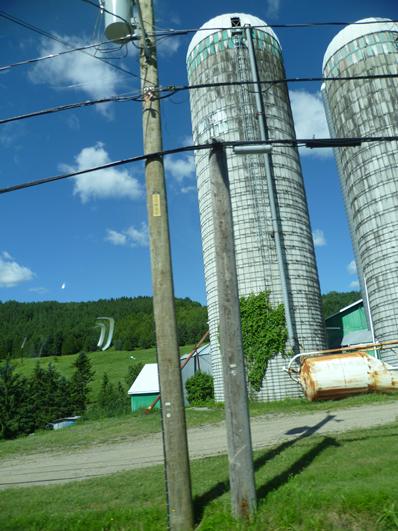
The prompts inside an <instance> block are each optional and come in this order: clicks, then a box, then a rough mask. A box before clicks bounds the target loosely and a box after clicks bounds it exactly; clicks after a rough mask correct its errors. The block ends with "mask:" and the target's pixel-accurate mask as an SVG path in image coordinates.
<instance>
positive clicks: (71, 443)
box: [0, 393, 398, 458]
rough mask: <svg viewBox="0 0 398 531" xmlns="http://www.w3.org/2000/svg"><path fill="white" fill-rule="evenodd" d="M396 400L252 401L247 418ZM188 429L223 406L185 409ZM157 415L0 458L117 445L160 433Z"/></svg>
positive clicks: (84, 424)
mask: <svg viewBox="0 0 398 531" xmlns="http://www.w3.org/2000/svg"><path fill="white" fill-rule="evenodd" d="M392 401H398V394H397V393H396V394H392V395H385V394H369V395H360V396H353V397H350V398H345V399H343V400H335V401H331V400H329V401H324V402H308V401H307V400H305V399H287V400H282V401H279V402H252V403H251V404H250V415H251V416H252V417H256V416H259V415H275V414H276V415H288V414H300V413H310V412H313V411H325V412H326V411H329V410H331V409H333V410H336V409H342V408H347V407H355V406H361V405H367V404H373V403H374V404H377V403H387V402H392ZM186 419H187V425H188V427H194V426H201V425H205V424H214V423H216V422H220V421H222V420H224V407H223V404H220V403H219V404H207V407H206V408H203V409H202V408H201V409H196V408H186ZM160 429H161V428H160V414H159V412H158V411H156V410H155V411H153V412H152V413H151V414H149V415H146V414H145V413H144V412H143V411H139V412H137V413H128V414H125V415H121V416H118V417H111V418H101V419H96V420H83V419H82V420H81V421H79V422H78V423H77V424H76V425H75V426H72V427H70V428H67V429H64V430H56V431H37V432H35V433H34V434H33V435H30V436H28V437H19V438H17V439H14V440H9V441H0V458H5V457H8V456H12V455H16V454H18V453H23V454H25V455H26V454H34V453H41V452H60V451H65V450H68V449H69V448H74V449H77V448H84V447H87V446H92V445H96V444H109V443H118V442H122V441H128V440H131V438H133V437H140V436H142V435H145V434H148V433H156V432H158V431H160Z"/></svg>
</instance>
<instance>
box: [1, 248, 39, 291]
mask: <svg viewBox="0 0 398 531" xmlns="http://www.w3.org/2000/svg"><path fill="white" fill-rule="evenodd" d="M33 276H34V273H33V272H32V271H31V270H30V269H29V268H27V267H24V266H21V265H19V264H18V263H17V262H15V260H14V259H13V258H12V256H11V255H10V254H9V253H7V252H6V251H4V252H3V253H1V254H0V287H1V288H12V287H14V286H17V285H18V284H21V282H26V281H27V280H31V279H32V278H33Z"/></svg>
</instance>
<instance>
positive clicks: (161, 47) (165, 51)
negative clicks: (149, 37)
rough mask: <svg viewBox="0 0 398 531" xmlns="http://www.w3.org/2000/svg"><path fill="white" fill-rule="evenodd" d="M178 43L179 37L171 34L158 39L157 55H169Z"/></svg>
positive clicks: (176, 48)
mask: <svg viewBox="0 0 398 531" xmlns="http://www.w3.org/2000/svg"><path fill="white" fill-rule="evenodd" d="M180 44H181V39H180V37H177V36H171V37H165V38H163V39H161V40H158V42H157V44H156V47H157V51H158V53H159V55H161V56H163V57H170V56H171V55H174V54H175V53H176V52H177V51H178V49H179V47H180Z"/></svg>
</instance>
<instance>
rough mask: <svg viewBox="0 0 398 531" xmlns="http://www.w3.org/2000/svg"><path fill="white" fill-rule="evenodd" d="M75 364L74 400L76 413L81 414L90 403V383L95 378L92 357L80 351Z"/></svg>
mask: <svg viewBox="0 0 398 531" xmlns="http://www.w3.org/2000/svg"><path fill="white" fill-rule="evenodd" d="M73 366H74V367H75V372H74V374H73V376H72V380H71V394H72V402H73V405H74V408H75V413H76V414H77V415H80V414H82V413H84V412H85V411H86V409H87V405H88V394H89V392H90V387H89V384H90V382H91V381H92V380H93V378H94V374H95V373H94V371H93V370H92V368H91V362H90V358H89V357H88V356H87V354H86V353H85V352H80V354H79V355H78V357H77V358H76V360H75V362H74V364H73Z"/></svg>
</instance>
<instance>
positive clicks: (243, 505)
mask: <svg viewBox="0 0 398 531" xmlns="http://www.w3.org/2000/svg"><path fill="white" fill-rule="evenodd" d="M239 508H240V514H241V516H243V517H244V518H249V516H250V514H249V503H248V501H247V499H246V498H242V499H241V501H240V504H239Z"/></svg>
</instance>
